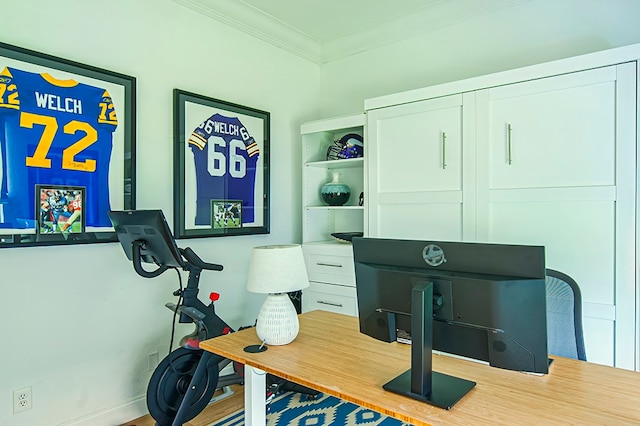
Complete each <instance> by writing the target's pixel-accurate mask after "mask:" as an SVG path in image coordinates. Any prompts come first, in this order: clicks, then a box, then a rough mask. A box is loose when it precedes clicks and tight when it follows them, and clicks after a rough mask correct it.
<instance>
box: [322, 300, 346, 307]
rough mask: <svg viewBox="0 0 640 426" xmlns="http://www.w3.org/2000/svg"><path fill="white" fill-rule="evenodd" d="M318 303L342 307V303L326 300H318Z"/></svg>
mask: <svg viewBox="0 0 640 426" xmlns="http://www.w3.org/2000/svg"><path fill="white" fill-rule="evenodd" d="M317 303H318V304H320V305H329V306H336V307H338V308H342V303H333V302H325V301H324V300H318V301H317Z"/></svg>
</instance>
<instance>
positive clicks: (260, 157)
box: [174, 90, 269, 238]
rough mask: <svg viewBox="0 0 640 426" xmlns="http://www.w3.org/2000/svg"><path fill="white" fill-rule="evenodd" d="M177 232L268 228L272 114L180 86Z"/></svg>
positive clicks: (177, 97) (241, 231) (192, 234)
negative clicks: (187, 90)
mask: <svg viewBox="0 0 640 426" xmlns="http://www.w3.org/2000/svg"><path fill="white" fill-rule="evenodd" d="M174 101H175V108H176V117H175V123H174V131H175V135H174V139H175V149H176V151H175V158H176V164H175V169H174V174H175V184H176V186H175V199H176V202H175V209H176V210H175V221H176V223H175V230H174V232H175V234H176V237H178V238H185V237H200V236H223V235H236V234H254V233H267V232H268V227H269V215H268V160H269V157H268V142H269V113H267V112H264V111H260V110H255V109H252V108H247V107H243V106H240V105H236V104H231V103H228V102H224V101H220V100H217V99H212V98H207V97H204V96H201V95H196V94H193V93H187V92H183V91H180V90H175V91H174Z"/></svg>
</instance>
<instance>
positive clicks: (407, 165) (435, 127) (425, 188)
mask: <svg viewBox="0 0 640 426" xmlns="http://www.w3.org/2000/svg"><path fill="white" fill-rule="evenodd" d="M462 104H463V96H462V95H454V96H448V97H445V98H440V99H435V100H428V101H424V102H416V103H412V104H408V105H400V106H394V107H389V108H384V109H380V110H374V111H370V112H369V113H368V121H367V150H368V151H367V155H366V165H367V170H368V171H367V177H368V187H367V193H366V194H365V198H366V199H367V202H368V206H369V209H368V214H369V222H368V223H369V226H368V231H369V236H372V237H393V238H420V239H429V240H436V239H439V240H442V239H446V240H460V239H462V238H463V222H464V217H463V216H464V211H463V187H464V185H465V180H464V176H463V168H464V167H465V164H464V162H465V160H466V159H465V156H464V153H463V149H462V148H463V142H462V141H463V131H464V129H463V125H462V122H463V120H462V118H463V117H462Z"/></svg>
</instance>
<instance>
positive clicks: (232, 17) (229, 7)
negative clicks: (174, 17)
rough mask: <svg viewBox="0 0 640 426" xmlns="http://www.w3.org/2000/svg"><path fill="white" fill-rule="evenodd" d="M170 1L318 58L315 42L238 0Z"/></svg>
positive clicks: (294, 51)
mask: <svg viewBox="0 0 640 426" xmlns="http://www.w3.org/2000/svg"><path fill="white" fill-rule="evenodd" d="M173 1H174V2H175V3H178V4H181V5H183V6H185V7H188V8H190V9H192V10H195V11H196V12H199V13H202V14H203V15H206V16H208V17H210V18H213V19H215V20H216V21H219V22H222V23H223V24H226V25H229V26H230V27H233V28H236V29H238V30H240V31H242V32H244V33H246V34H249V35H251V36H254V37H256V38H258V39H260V40H263V41H265V42H267V43H269V44H272V45H274V46H277V47H280V48H282V49H284V50H286V51H288V52H290V53H293V54H294V55H297V56H300V57H301V58H304V59H307V60H309V61H311V62H316V63H319V62H320V60H321V53H322V46H321V45H320V43H319V42H318V41H316V40H314V39H312V38H310V37H308V36H306V35H305V34H303V33H301V32H300V31H298V30H296V29H295V28H292V27H290V26H289V25H287V24H285V23H283V22H281V21H279V20H277V19H274V18H273V17H271V16H269V15H267V14H266V13H264V12H262V11H260V10H258V9H256V8H253V7H251V6H249V5H247V4H246V3H243V2H241V1H235V0H173Z"/></svg>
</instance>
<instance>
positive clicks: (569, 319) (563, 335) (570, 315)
mask: <svg viewBox="0 0 640 426" xmlns="http://www.w3.org/2000/svg"><path fill="white" fill-rule="evenodd" d="M546 275H547V278H546V288H547V341H548V343H547V344H548V352H549V354H551V355H558V356H563V357H566V358H573V359H579V360H582V361H586V360H587V355H586V352H585V349H584V336H583V334H582V296H581V294H580V287H578V284H577V283H576V282H575V281H574V280H573V279H572V278H571V277H569V276H568V275H565V274H563V273H562V272H558V271H555V270H553V269H547V271H546Z"/></svg>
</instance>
